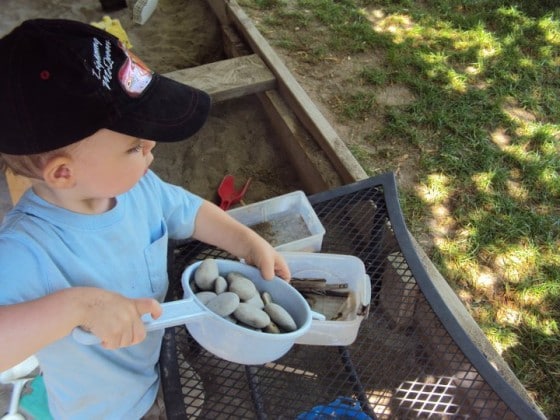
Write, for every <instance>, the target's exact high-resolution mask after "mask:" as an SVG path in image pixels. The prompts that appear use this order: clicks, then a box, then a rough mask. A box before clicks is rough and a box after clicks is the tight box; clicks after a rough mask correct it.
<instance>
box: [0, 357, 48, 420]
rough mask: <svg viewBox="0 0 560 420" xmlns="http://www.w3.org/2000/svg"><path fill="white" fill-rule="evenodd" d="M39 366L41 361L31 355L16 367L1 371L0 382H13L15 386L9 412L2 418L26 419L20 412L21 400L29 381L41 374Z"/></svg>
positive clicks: (8, 419)
mask: <svg viewBox="0 0 560 420" xmlns="http://www.w3.org/2000/svg"><path fill="white" fill-rule="evenodd" d="M38 367H39V361H38V360H37V358H36V357H35V356H31V357H28V358H27V359H25V360H24V361H23V362H21V363H19V364H17V365H15V366H14V367H12V368H10V369H8V370H5V371H4V372H1V373H0V383H3V384H11V385H12V386H13V389H12V396H11V398H10V407H9V409H8V413H7V414H6V415H5V416H4V417H2V419H0V420H25V417H24V416H23V415H22V414H21V413H19V412H18V409H19V400H20V398H21V392H22V391H23V387H24V386H25V384H26V383H27V381H30V380H31V379H33V378H34V377H35V376H37V375H38V374H39V371H38V369H37V368H38Z"/></svg>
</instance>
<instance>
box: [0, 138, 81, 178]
mask: <svg viewBox="0 0 560 420" xmlns="http://www.w3.org/2000/svg"><path fill="white" fill-rule="evenodd" d="M75 144H76V143H73V144H71V145H69V146H65V147H61V148H59V149H55V150H51V151H49V152H44V153H37V154H33V155H10V154H7V153H0V170H5V169H10V170H11V171H12V172H13V173H14V174H16V175H21V176H24V177H27V178H34V179H43V169H45V166H46V165H47V163H48V162H49V161H50V160H51V159H53V158H55V157H59V156H69V155H70V149H72V148H74V147H75Z"/></svg>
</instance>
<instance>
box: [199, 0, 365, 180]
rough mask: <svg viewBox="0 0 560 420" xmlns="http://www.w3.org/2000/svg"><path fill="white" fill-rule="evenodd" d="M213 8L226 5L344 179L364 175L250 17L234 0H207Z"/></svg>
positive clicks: (357, 178)
mask: <svg viewBox="0 0 560 420" xmlns="http://www.w3.org/2000/svg"><path fill="white" fill-rule="evenodd" d="M208 2H209V4H210V6H211V7H212V8H213V9H214V10H219V11H220V14H219V15H218V14H217V15H218V17H219V18H220V15H222V12H221V9H222V8H223V7H225V8H226V14H227V16H228V17H229V19H231V20H232V22H233V24H235V26H236V27H237V29H238V30H239V31H240V32H241V33H242V34H243V36H244V37H245V39H246V41H247V42H248V43H249V44H250V47H251V48H252V50H253V52H255V53H257V54H258V55H259V56H260V57H261V58H262V59H263V61H264V62H265V63H266V64H267V66H268V68H269V69H270V70H271V71H272V72H273V73H274V75H275V76H276V79H277V85H278V87H277V89H278V91H279V92H280V94H281V95H282V97H283V98H284V100H286V102H287V103H288V105H289V106H290V108H291V109H292V110H293V111H294V112H295V113H296V115H297V116H298V118H299V119H300V120H301V121H302V123H303V124H304V126H305V127H306V128H307V129H308V130H309V132H310V133H311V135H312V136H313V138H314V139H315V140H316V141H317V142H318V143H319V145H320V146H321V148H322V150H323V151H324V152H325V153H326V154H327V156H328V157H329V159H330V160H331V162H332V163H333V165H334V166H335V168H336V170H337V171H338V173H339V174H340V176H341V177H342V179H343V180H344V182H345V183H350V182H354V181H356V180H359V179H364V178H367V174H366V172H365V171H364V169H363V168H362V167H361V165H360V164H359V162H358V161H357V160H356V158H355V157H354V156H353V155H352V153H351V152H350V150H348V148H347V147H346V144H344V142H343V141H342V140H341V139H340V137H339V136H338V134H337V133H336V132H335V130H334V129H333V128H332V126H331V125H330V124H329V122H328V121H327V120H326V118H325V117H324V116H323V115H322V114H321V112H320V111H319V109H318V108H317V106H316V105H315V104H314V103H313V101H312V100H311V98H309V96H308V95H307V93H306V92H305V90H304V89H303V88H302V87H301V85H300V84H299V83H298V82H297V80H296V79H295V78H294V77H293V75H292V74H291V73H290V71H289V70H288V68H287V67H286V66H285V64H284V63H283V61H282V60H281V59H280V57H279V56H278V55H277V54H276V52H275V51H274V50H273V49H272V48H271V47H270V45H269V44H268V42H267V41H266V39H265V38H264V37H263V36H262V35H261V33H260V32H259V31H258V29H257V28H256V27H255V25H254V24H253V23H252V21H251V19H250V18H249V17H248V16H247V15H246V14H245V12H244V11H243V10H242V8H241V7H240V6H239V5H238V4H237V2H236V1H235V0H227V1H224V0H208Z"/></svg>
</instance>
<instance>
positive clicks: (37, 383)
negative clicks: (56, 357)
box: [19, 375, 53, 420]
mask: <svg viewBox="0 0 560 420" xmlns="http://www.w3.org/2000/svg"><path fill="white" fill-rule="evenodd" d="M29 387H30V388H31V392H30V393H28V394H25V395H23V396H22V397H21V400H20V402H19V406H20V408H21V410H20V411H24V412H25V414H28V415H30V416H31V418H34V419H38V420H53V417H52V416H51V413H50V412H49V406H48V402H47V392H46V390H45V383H44V382H43V376H42V375H37V376H36V377H35V378H34V379H33V380H32V381H31V382H30V383H29Z"/></svg>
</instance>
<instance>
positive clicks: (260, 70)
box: [165, 54, 276, 102]
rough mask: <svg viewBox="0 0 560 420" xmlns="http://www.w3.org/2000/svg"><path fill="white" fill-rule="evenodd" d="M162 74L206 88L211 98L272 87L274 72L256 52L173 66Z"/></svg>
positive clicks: (231, 97)
mask: <svg viewBox="0 0 560 420" xmlns="http://www.w3.org/2000/svg"><path fill="white" fill-rule="evenodd" d="M165 76H166V77H169V78H170V79H173V80H176V81H178V82H181V83H185V84H187V85H190V86H193V87H196V88H198V89H201V90H204V91H205V92H208V93H209V94H210V96H211V97H212V100H213V101H214V102H222V101H225V100H228V99H233V98H239V97H242V96H246V95H250V94H253V93H258V92H263V91H266V90H270V89H274V88H275V87H276V78H275V77H274V74H273V73H272V72H271V71H270V70H269V69H268V67H267V66H266V64H265V63H264V62H263V61H262V59H261V58H260V57H259V56H258V55H256V54H252V55H247V56H242V57H236V58H230V59H228V60H222V61H216V62H214V63H210V64H204V65H202V66H198V67H192V68H188V69H181V70H176V71H173V72H170V73H166V74H165Z"/></svg>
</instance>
